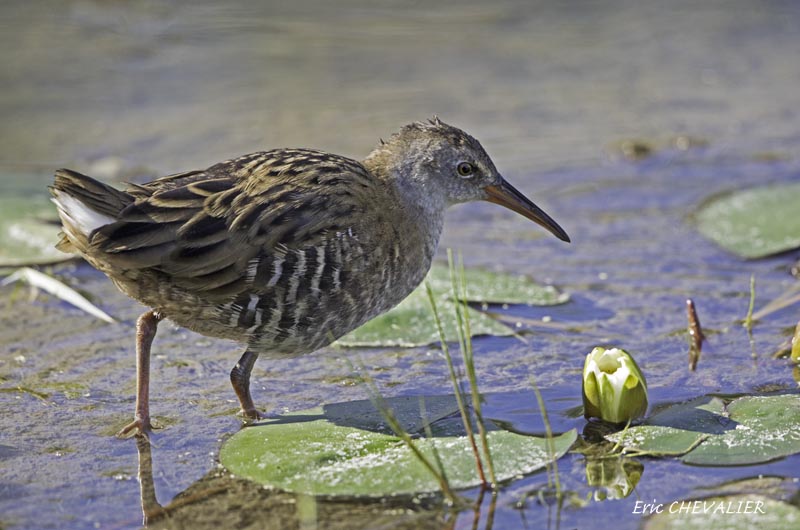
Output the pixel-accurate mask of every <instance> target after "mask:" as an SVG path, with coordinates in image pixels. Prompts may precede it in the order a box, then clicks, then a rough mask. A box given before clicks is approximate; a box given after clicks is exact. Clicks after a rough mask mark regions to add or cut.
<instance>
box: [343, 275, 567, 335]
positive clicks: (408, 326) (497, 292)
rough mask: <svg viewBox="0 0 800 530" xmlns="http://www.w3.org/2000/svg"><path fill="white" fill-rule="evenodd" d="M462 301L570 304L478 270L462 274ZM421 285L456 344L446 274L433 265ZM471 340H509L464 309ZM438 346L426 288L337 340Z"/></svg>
mask: <svg viewBox="0 0 800 530" xmlns="http://www.w3.org/2000/svg"><path fill="white" fill-rule="evenodd" d="M464 279H465V281H466V285H467V299H468V300H469V301H470V302H486V303H489V302H493V303H506V304H531V305H555V304H562V303H564V302H566V301H567V300H569V296H568V295H566V294H564V293H560V292H559V291H558V290H557V289H555V288H554V287H552V286H543V285H539V284H537V283H536V282H533V281H531V280H529V279H527V278H525V277H524V276H515V275H511V274H500V273H493V272H488V271H484V270H480V269H466V270H465V271H464ZM425 281H427V282H429V283H430V285H431V289H432V290H433V293H434V295H435V296H436V307H437V309H438V310H439V314H440V315H447V316H446V317H445V318H443V319H442V325H443V327H444V333H445V336H446V337H447V338H448V340H456V338H457V337H458V335H457V332H456V324H455V322H454V321H453V319H452V318H449V315H453V314H455V307H454V305H455V303H456V302H455V301H454V300H453V299H452V284H451V281H450V271H449V270H448V268H447V267H446V266H443V265H434V266H433V267H432V268H431V271H430V272H429V273H428V276H427V277H426V279H425ZM467 310H468V311H469V319H470V327H471V331H472V335H473V336H475V335H495V336H507V335H513V334H514V331H513V330H512V329H511V328H509V327H508V326H506V325H504V324H502V323H501V322H498V321H497V320H495V319H493V318H491V317H489V316H488V315H485V314H484V313H482V312H480V311H478V310H476V309H474V308H472V307H468V308H467ZM437 342H439V333H438V332H437V330H436V323H435V321H434V318H433V312H432V311H431V304H430V301H429V300H428V294H427V292H426V291H425V284H424V282H423V284H422V285H420V286H419V287H417V288H416V289H415V290H414V291H413V292H412V293H411V294H410V295H409V296H408V298H406V299H405V300H403V301H402V302H401V303H400V304H399V305H398V306H397V307H395V308H394V309H392V310H391V311H389V312H387V313H385V314H383V315H381V316H379V317H376V318H374V319H372V320H370V321H369V322H367V323H366V324H364V325H363V326H361V327H360V328H358V329H356V330H355V331H353V332H351V333H349V334H347V335H345V336H344V337H342V338H340V339H339V340H338V342H337V343H338V344H340V345H342V346H402V347H412V346H424V345H426V344H433V343H437Z"/></svg>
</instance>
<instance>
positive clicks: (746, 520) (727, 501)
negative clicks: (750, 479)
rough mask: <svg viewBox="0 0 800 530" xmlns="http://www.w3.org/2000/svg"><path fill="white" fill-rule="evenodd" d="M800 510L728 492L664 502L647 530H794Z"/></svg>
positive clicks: (761, 498) (779, 503) (757, 497)
mask: <svg viewBox="0 0 800 530" xmlns="http://www.w3.org/2000/svg"><path fill="white" fill-rule="evenodd" d="M799 523H800V509H798V508H797V507H796V506H793V505H791V504H789V503H786V502H781V501H777V500H774V499H770V498H769V497H763V496H761V495H728V496H724V497H707V498H703V499H697V500H685V501H675V502H672V503H670V504H664V505H663V509H662V512H661V513H657V514H655V515H653V516H652V517H648V518H647V521H646V523H645V525H644V528H645V530H673V529H674V530H693V529H695V528H696V529H698V530H700V529H702V530H706V529H708V528H713V529H714V530H751V529H752V528H769V529H770V530H783V529H786V530H789V529H792V530H794V529H795V528H797V526H798V524H799Z"/></svg>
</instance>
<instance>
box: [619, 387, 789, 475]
mask: <svg viewBox="0 0 800 530" xmlns="http://www.w3.org/2000/svg"><path fill="white" fill-rule="evenodd" d="M607 438H608V439H609V440H611V441H614V442H619V443H620V444H621V445H622V446H624V447H625V448H626V449H629V450H631V451H633V452H635V453H647V454H650V455H663V456H667V455H672V456H678V455H683V456H682V457H681V460H683V462H684V463H686V464H693V465H702V466H740V465H748V464H759V463H762V462H769V461H771V460H775V459H777V458H782V457H784V456H788V455H792V454H795V453H799V452H800V395H798V394H784V395H777V396H745V397H741V398H738V399H736V400H734V401H732V402H731V403H730V404H728V406H727V407H724V409H723V408H722V402H721V400H719V399H718V398H709V397H703V398H698V399H695V400H692V401H690V402H688V403H683V404H679V405H674V406H672V407H669V408H668V409H666V410H664V411H662V412H660V413H658V414H655V415H653V416H652V417H650V418H648V419H647V421H645V423H644V424H642V425H637V426H635V427H631V428H630V429H628V430H627V431H623V432H619V433H614V434H611V435H609V436H607Z"/></svg>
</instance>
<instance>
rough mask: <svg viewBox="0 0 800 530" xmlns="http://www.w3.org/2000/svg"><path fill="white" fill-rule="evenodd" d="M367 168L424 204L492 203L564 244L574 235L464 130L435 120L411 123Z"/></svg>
mask: <svg viewBox="0 0 800 530" xmlns="http://www.w3.org/2000/svg"><path fill="white" fill-rule="evenodd" d="M365 165H367V167H369V168H370V169H371V170H373V171H376V169H377V168H381V170H380V171H376V172H379V173H384V174H385V175H386V176H387V177H389V178H393V179H396V180H400V181H401V182H399V183H398V184H399V185H400V186H406V187H411V188H413V191H414V192H416V193H418V195H419V196H420V197H421V198H422V200H430V201H431V202H441V203H443V204H445V205H451V204H457V203H462V202H468V201H481V200H483V201H489V202H493V203H495V204H499V205H501V206H504V207H506V208H508V209H510V210H512V211H514V212H517V213H518V214H521V215H523V216H525V217H527V218H528V219H530V220H531V221H534V222H535V223H538V224H539V225H541V226H543V227H544V228H546V229H547V230H549V231H550V232H551V233H552V234H553V235H555V236H556V237H557V238H559V239H561V240H562V241H567V242H568V241H569V236H568V235H567V233H566V232H565V231H564V229H563V228H561V227H560V226H559V225H558V223H556V222H555V221H554V220H553V219H552V218H551V217H550V216H549V215H547V214H546V213H545V212H544V211H543V210H542V209H541V208H539V207H538V206H536V204H534V203H533V202H532V201H531V200H530V199H528V198H527V197H525V196H524V195H523V194H522V193H520V192H519V191H517V189H516V188H514V187H513V186H512V185H511V184H509V183H508V182H507V181H506V180H505V179H504V178H503V177H502V176H501V175H500V173H499V172H498V171H497V168H495V166H494V163H493V162H492V159H491V158H489V155H488V154H486V151H485V150H484V149H483V146H481V144H480V142H478V140H476V139H475V138H473V137H472V136H470V135H469V134H467V133H465V132H464V131H462V130H461V129H458V128H456V127H453V126H452V125H448V124H446V123H444V122H442V121H441V120H440V119H439V118H433V119H432V120H430V121H429V122H427V123H419V122H417V123H412V124H410V125H406V126H405V127H403V128H402V129H401V130H400V132H398V133H396V134H394V135H392V137H391V138H390V139H389V140H388V141H386V142H384V141H383V140H381V144H380V145H378V146H377V147H376V148H375V150H374V151H373V152H372V153H370V155H369V156H368V157H367V159H366V160H365Z"/></svg>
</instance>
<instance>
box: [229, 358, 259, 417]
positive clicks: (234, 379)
mask: <svg viewBox="0 0 800 530" xmlns="http://www.w3.org/2000/svg"><path fill="white" fill-rule="evenodd" d="M256 359H258V354H257V353H253V352H251V351H250V350H245V352H244V353H243V354H242V357H241V358H240V359H239V362H238V363H236V366H234V367H233V370H231V385H233V389H234V390H235V391H236V396H237V397H238V398H239V403H240V404H241V405H242V411H241V414H242V416H244V418H245V420H259V419H261V418H262V417H263V415H262V414H261V413H260V412H259V411H258V410H256V406H255V405H254V404H253V398H252V397H250V372H251V371H252V370H253V365H254V364H256Z"/></svg>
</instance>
